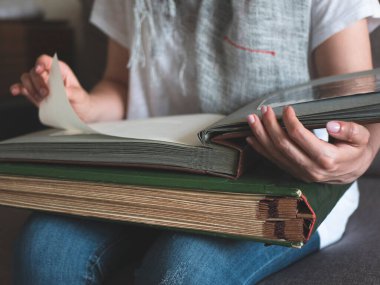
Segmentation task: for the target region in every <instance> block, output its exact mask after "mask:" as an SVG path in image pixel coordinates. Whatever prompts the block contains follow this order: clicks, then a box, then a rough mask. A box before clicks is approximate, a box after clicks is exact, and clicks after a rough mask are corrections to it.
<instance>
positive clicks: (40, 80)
mask: <svg viewBox="0 0 380 285" xmlns="http://www.w3.org/2000/svg"><path fill="white" fill-rule="evenodd" d="M52 62H53V58H52V57H50V56H48V55H41V56H40V57H39V58H38V59H37V61H36V64H35V66H34V67H33V68H32V69H31V70H30V71H29V72H26V73H23V74H22V75H21V77H20V81H21V82H18V83H16V84H13V85H12V86H11V87H10V91H11V93H12V95H13V96H18V95H24V96H25V97H27V98H28V99H29V100H30V101H31V102H32V103H33V104H35V105H36V106H37V107H38V106H39V105H40V103H41V101H42V100H43V99H44V98H45V97H46V96H48V95H49V93H50V90H49V86H48V79H49V74H50V70H51V65H52ZM59 66H60V69H61V73H62V77H63V82H64V86H65V89H66V94H67V97H68V99H69V101H70V103H71V105H72V107H73V108H74V110H75V112H76V113H77V114H78V116H79V117H80V118H81V119H82V120H83V121H85V122H88V121H91V118H90V117H91V116H90V110H91V107H90V104H91V100H90V99H91V98H90V95H89V94H88V93H87V92H86V91H85V90H84V89H83V88H82V86H81V84H80V83H79V81H78V79H77V77H76V76H75V74H74V72H73V71H72V70H71V68H70V67H69V66H68V65H67V64H66V63H64V62H62V61H60V62H59Z"/></svg>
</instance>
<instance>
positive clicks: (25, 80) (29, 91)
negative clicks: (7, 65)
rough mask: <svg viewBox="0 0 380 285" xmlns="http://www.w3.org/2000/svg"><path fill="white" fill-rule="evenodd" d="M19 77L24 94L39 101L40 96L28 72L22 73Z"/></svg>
mask: <svg viewBox="0 0 380 285" xmlns="http://www.w3.org/2000/svg"><path fill="white" fill-rule="evenodd" d="M20 79H21V84H22V85H23V88H25V89H22V91H23V92H22V93H23V94H25V95H29V96H31V97H32V98H34V100H35V101H37V102H38V101H40V96H39V94H38V92H37V90H36V88H35V87H34V85H33V82H32V80H31V78H30V75H29V73H24V74H22V75H21V78H20ZM25 91H26V92H25Z"/></svg>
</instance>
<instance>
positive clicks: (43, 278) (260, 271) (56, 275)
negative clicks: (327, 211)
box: [14, 213, 319, 285]
mask: <svg viewBox="0 0 380 285" xmlns="http://www.w3.org/2000/svg"><path fill="white" fill-rule="evenodd" d="M318 248H319V237H318V235H317V234H316V235H314V237H313V238H312V239H311V240H310V241H309V242H308V243H307V245H306V246H305V247H304V248H302V249H300V250H299V249H291V248H286V247H281V246H264V245H263V244H261V243H256V242H252V241H239V240H232V239H225V238H218V237H210V236H203V235H196V234H188V233H178V232H173V231H159V230H154V229H150V228H146V229H145V228H140V227H135V226H131V225H125V224H120V223H111V222H103V221H94V220H86V219H80V218H75V217H66V216H56V215H50V214H43V213H36V214H34V215H33V216H32V218H31V219H30V220H29V221H28V223H27V224H26V226H25V228H24V231H23V233H22V234H21V236H20V239H19V241H18V243H17V247H16V250H15V264H14V280H15V284H33V285H51V284H55V285H61V284H65V285H67V284H70V285H81V284H102V283H103V282H104V280H106V279H107V277H109V276H110V275H112V274H114V273H115V272H116V271H117V270H120V268H122V267H124V268H125V265H126V264H129V263H130V264H131V266H135V265H136V264H138V265H137V267H138V268H137V270H136V276H135V282H136V283H135V284H144V285H149V284H155V285H157V284H161V285H169V284H170V285H172V284H176V285H180V284H184V285H185V284H186V285H191V284H204V285H207V284H225V285H229V284H234V285H236V284H255V283H256V282H257V281H258V280H261V279H262V278H264V277H265V276H268V275H269V274H271V273H273V272H276V271H278V270H280V269H282V268H284V267H286V266H287V265H289V264H291V263H293V262H295V261H296V260H298V259H300V258H302V257H303V256H306V255H307V254H310V253H311V252H313V251H316V250H318ZM146 251H147V252H146ZM140 259H142V260H141V262H138V263H136V260H140Z"/></svg>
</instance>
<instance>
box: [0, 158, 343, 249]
mask: <svg viewBox="0 0 380 285" xmlns="http://www.w3.org/2000/svg"><path fill="white" fill-rule="evenodd" d="M268 167H271V166H268ZM347 188H348V185H328V184H318V183H303V182H300V181H298V180H295V179H293V178H291V177H290V176H288V175H286V174H284V173H282V172H281V171H279V170H277V169H275V168H270V169H268V168H267V166H263V167H260V168H259V169H256V170H255V172H254V173H246V174H244V175H243V176H242V177H241V178H239V179H238V180H230V179H226V178H221V177H210V176H200V175H193V174H184V173H178V172H167V171H147V170H136V169H128V168H114V167H107V168H105V167H81V166H62V165H44V164H18V163H0V204H1V205H6V206H13V207H21V208H27V209H35V210H43V211H50V212H56V213H65V214H72V215H79V216H86V217H93V218H102V219H108V220H115V221H124V222H131V223H138V224H143V225H149V226H157V227H163V228H170V229H178V230H184V231H192V232H199V233H206V234H212V235H218V236H226V237H232V238H242V239H252V240H256V241H261V242H265V243H268V244H280V245H285V246H292V247H301V246H302V245H303V244H304V243H305V242H307V240H308V239H309V237H310V235H311V234H312V233H313V232H314V231H315V230H316V228H317V227H318V226H319V225H320V223H321V222H322V221H323V220H324V219H325V218H326V216H327V215H328V213H329V212H330V211H331V210H332V208H333V207H334V206H335V204H336V202H337V201H338V200H339V199H340V197H341V196H342V195H343V193H344V192H345V190H346V189H347Z"/></svg>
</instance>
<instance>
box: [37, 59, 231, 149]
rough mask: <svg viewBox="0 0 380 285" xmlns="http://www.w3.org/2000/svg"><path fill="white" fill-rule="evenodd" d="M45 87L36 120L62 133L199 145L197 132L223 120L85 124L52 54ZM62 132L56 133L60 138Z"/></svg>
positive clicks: (201, 117)
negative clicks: (72, 104)
mask: <svg viewBox="0 0 380 285" xmlns="http://www.w3.org/2000/svg"><path fill="white" fill-rule="evenodd" d="M49 88H50V95H49V96H48V97H47V98H46V99H45V100H44V101H43V102H42V103H41V106H40V111H39V116H40V120H41V122H42V123H43V124H44V125H47V126H50V127H53V128H58V129H63V130H65V131H66V134H78V133H86V134H91V133H93V134H102V135H108V136H116V137H123V138H131V139H144V140H155V141H166V142H172V143H180V144H186V145H200V144H201V143H200V142H199V140H198V136H197V134H198V132H200V131H201V130H203V129H205V128H206V127H208V126H210V125H212V124H214V123H216V122H217V121H219V120H220V119H222V118H224V116H222V115H218V114H191V115H180V116H168V117H157V118H149V119H142V120H123V121H116V122H100V123H95V124H88V125H87V124H86V123H84V122H83V121H81V119H80V118H79V117H78V116H77V114H76V113H75V111H74V110H73V108H72V107H71V104H70V102H69V100H68V99H67V95H66V91H65V88H64V84H63V80H62V76H61V72H60V69H59V65H58V58H57V56H56V55H55V56H54V59H53V63H52V68H51V74H50V78H49ZM63 133H64V132H60V135H62V134H63Z"/></svg>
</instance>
